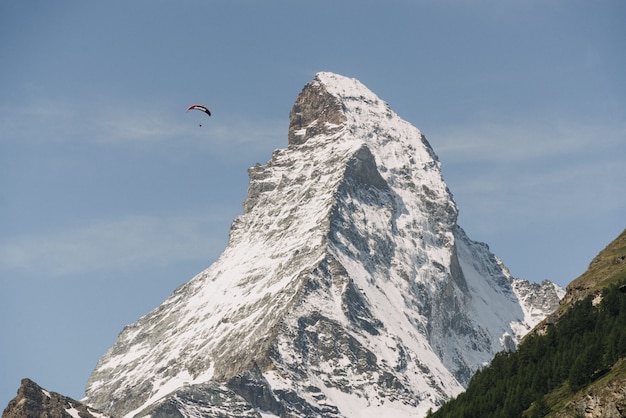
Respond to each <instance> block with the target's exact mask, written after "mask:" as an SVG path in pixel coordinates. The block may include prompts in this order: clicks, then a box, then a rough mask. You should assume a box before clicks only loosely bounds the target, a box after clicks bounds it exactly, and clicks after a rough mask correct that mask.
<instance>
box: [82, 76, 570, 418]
mask: <svg viewBox="0 0 626 418" xmlns="http://www.w3.org/2000/svg"><path fill="white" fill-rule="evenodd" d="M290 122H291V123H290V128H289V138H288V142H289V145H288V147H287V148H285V149H281V150H276V151H274V153H273V154H272V159H271V160H270V161H269V162H268V163H267V164H264V165H257V166H255V167H252V168H251V169H250V170H249V176H250V183H249V187H248V194H247V197H246V199H245V201H244V213H243V214H242V215H241V216H239V217H238V218H237V219H235V220H234V222H233V224H232V227H231V233H230V240H229V244H228V246H227V248H226V249H225V251H224V252H223V254H222V255H221V256H220V257H219V259H218V260H217V261H216V262H215V263H214V264H213V265H212V266H210V267H209V268H208V269H206V270H205V271H203V272H201V273H200V274H198V275H197V276H196V277H195V278H193V279H192V280H191V281H190V282H188V283H186V284H185V285H183V286H181V287H180V288H178V289H177V290H176V291H175V292H174V294H173V295H172V296H170V297H169V298H168V299H167V300H166V301H165V302H164V303H163V304H161V306H159V307H158V308H156V309H155V310H153V311H152V312H150V313H148V314H147V315H146V316H144V317H142V318H140V319H139V320H138V321H137V322H135V323H134V324H131V325H129V326H127V327H126V328H125V329H124V330H123V331H122V332H121V333H120V335H119V337H118V340H117V341H116V342H115V344H114V345H113V347H111V349H109V351H108V352H107V353H106V354H105V356H104V357H103V358H102V359H101V360H100V362H99V363H98V365H97V366H96V369H95V370H94V372H93V374H92V375H91V377H90V379H89V382H88V385H87V396H88V400H89V402H90V404H93V405H95V406H97V407H98V408H100V409H102V410H104V411H106V412H108V413H111V414H113V415H115V416H123V415H128V416H134V415H136V414H138V416H147V415H151V416H153V417H155V416H159V415H160V414H161V415H163V414H166V412H167V411H170V412H171V411H172V410H176V411H179V412H180V411H187V410H202V411H209V410H211V411H214V413H217V412H216V411H219V414H222V415H220V416H260V413H261V411H263V413H264V414H274V415H278V416H325V417H341V416H356V415H358V414H359V413H361V412H363V411H368V412H370V413H378V414H381V415H386V416H391V415H393V416H399V417H401V416H415V415H416V414H417V415H420V414H424V413H425V412H426V410H427V409H428V408H431V407H436V406H437V405H439V404H440V403H441V402H442V401H443V400H445V399H447V398H448V397H450V396H453V395H455V394H457V393H459V392H460V391H461V390H462V389H463V385H465V384H466V383H467V381H468V380H469V378H470V376H471V374H472V373H473V371H475V370H476V369H477V368H478V367H481V365H482V364H484V363H485V362H488V361H489V360H490V359H491V358H492V356H493V354H494V353H495V352H497V351H499V350H502V349H506V348H512V347H514V346H515V343H516V341H518V340H519V338H521V336H522V335H523V334H524V333H525V332H526V331H527V330H529V329H530V327H531V326H532V325H534V321H535V320H536V317H534V316H532V315H531V314H530V312H531V310H532V309H531V307H530V306H529V304H528V303H527V300H537V298H532V297H526V296H528V295H529V294H532V292H534V291H536V289H534V290H533V288H532V286H530V287H524V286H519V285H518V284H519V283H520V282H521V281H519V280H517V279H514V278H512V277H511V275H510V274H509V272H508V271H507V270H506V268H505V267H504V265H503V264H502V262H501V261H500V260H499V259H497V258H496V257H495V256H494V255H493V254H491V253H490V252H489V249H488V247H487V246H486V245H484V244H480V243H475V242H473V241H471V240H470V239H469V238H468V237H467V236H466V235H465V233H464V232H463V230H462V229H461V228H460V227H459V226H458V225H456V220H457V213H458V211H457V207H456V204H455V203H454V201H453V199H452V196H451V194H450V192H449V190H448V188H447V187H446V184H445V182H444V181H443V178H442V175H441V171H440V164H439V161H438V160H437V157H436V155H435V153H434V152H433V150H432V148H431V147H430V145H429V144H428V142H427V141H426V139H425V137H424V136H423V135H422V134H421V132H420V131H419V130H418V129H417V128H415V127H413V126H412V125H411V124H409V123H408V122H406V121H404V120H402V119H401V118H400V117H399V116H398V115H396V114H395V113H394V112H393V111H392V110H391V109H390V107H389V106H388V105H387V104H386V103H385V102H383V101H382V100H380V99H379V98H378V97H377V96H376V95H375V94H374V93H372V92H371V91H370V90H369V89H367V88H366V87H365V86H364V85H362V84H361V83H360V82H359V81H357V80H355V79H351V78H347V77H343V76H340V75H336V74H332V73H319V74H317V75H316V77H315V79H314V80H313V81H312V82H310V83H309V84H307V86H306V87H305V88H304V89H303V91H302V92H301V93H300V95H299V96H298V98H297V99H296V103H295V105H294V107H293V109H292V111H291V114H290ZM548 287H549V286H548ZM520 289H525V290H524V292H522V291H521V290H520ZM548 293H549V292H548ZM557 293H558V292H557V291H556V288H554V287H552V297H551V298H550V297H548V299H550V301H549V302H552V299H554V300H557V299H558V295H557ZM542 300H545V298H544V299H542ZM550 306H551V305H550ZM535 308H536V309H537V312H541V309H542V306H536V307H535ZM544 308H545V309H546V312H545V314H547V313H548V312H547V310H548V309H550V307H544ZM545 314H544V316H545ZM539 316H541V315H540V314H539ZM235 405H236V406H237V407H236V408H235ZM172 408H173V409H172ZM229 408H230V409H229ZM159 411H160V412H159ZM167 413H169V412H167ZM181 413H182V412H181ZM183 415H184V414H183ZM184 416H186V415H184Z"/></svg>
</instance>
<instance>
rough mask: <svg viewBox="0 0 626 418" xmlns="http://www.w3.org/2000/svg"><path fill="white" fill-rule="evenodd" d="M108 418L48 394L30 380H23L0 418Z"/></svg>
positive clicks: (85, 407)
mask: <svg viewBox="0 0 626 418" xmlns="http://www.w3.org/2000/svg"><path fill="white" fill-rule="evenodd" d="M76 417H80V418H108V417H107V415H104V414H103V413H101V412H100V411H97V410H95V409H94V408H91V407H88V406H87V405H85V404H83V403H81V402H79V401H76V400H74V399H71V398H68V397H66V396H63V395H59V394H58V393H55V392H48V391H47V390H45V389H44V388H42V387H41V386H39V385H38V384H36V383H35V382H33V381H32V380H30V379H23V380H22V385H21V386H20V388H19V390H18V391H17V396H16V397H15V398H13V400H11V402H9V404H8V405H7V407H6V408H5V409H4V412H3V413H2V418H76Z"/></svg>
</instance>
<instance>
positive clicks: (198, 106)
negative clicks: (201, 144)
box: [185, 104, 211, 126]
mask: <svg viewBox="0 0 626 418" xmlns="http://www.w3.org/2000/svg"><path fill="white" fill-rule="evenodd" d="M191 109H194V110H199V111H201V112H204V113H206V114H207V115H209V116H211V111H210V110H209V108H208V107H206V106H202V105H199V104H193V105H191V106H189V107H188V108H187V110H186V111H185V112H189V111H190V110H191ZM200 126H202V124H200Z"/></svg>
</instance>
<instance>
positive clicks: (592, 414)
mask: <svg viewBox="0 0 626 418" xmlns="http://www.w3.org/2000/svg"><path fill="white" fill-rule="evenodd" d="M625 416H626V378H621V379H617V380H613V381H611V382H610V383H608V384H607V385H606V386H602V387H595V386H594V387H593V388H591V389H587V390H584V391H582V393H580V394H579V395H577V396H575V397H574V398H573V399H572V400H571V401H570V402H568V403H567V405H565V406H564V407H563V408H562V409H561V410H560V411H559V412H557V413H555V414H554V417H555V418H570V417H581V418H622V417H625Z"/></svg>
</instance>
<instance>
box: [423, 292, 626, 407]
mask: <svg viewBox="0 0 626 418" xmlns="http://www.w3.org/2000/svg"><path fill="white" fill-rule="evenodd" d="M621 284H623V283H621ZM592 299H593V297H592V296H591V295H590V296H588V297H587V298H586V299H584V300H582V301H579V302H576V303H575V304H574V305H573V306H572V307H571V308H570V309H569V310H568V311H567V312H566V313H565V314H564V315H563V316H562V317H561V319H560V320H559V322H558V323H557V324H556V325H553V326H550V327H549V328H548V330H547V332H546V333H545V334H544V335H538V334H533V335H530V336H529V337H528V338H526V339H525V340H524V342H523V343H522V344H520V346H519V348H518V349H517V351H514V352H501V353H498V354H497V355H496V356H495V358H494V359H493V361H492V362H491V364H490V365H489V366H488V367H486V368H484V369H482V370H480V371H478V372H477V373H476V375H475V376H474V377H473V378H472V380H471V382H470V384H469V386H468V388H467V390H466V391H465V392H464V393H462V394H460V395H459V396H458V397H457V398H456V399H455V400H453V401H451V402H448V403H446V404H445V405H443V406H442V407H441V408H440V409H439V410H437V411H436V412H435V413H433V414H430V415H429V416H430V417H433V418H435V417H446V418H455V417H459V418H461V417H462V418H470V417H476V418H487V417H502V418H512V417H522V416H527V417H531V418H534V417H544V416H546V415H547V414H548V413H549V412H550V410H551V409H552V406H553V405H554V404H555V403H556V402H557V401H558V400H559V399H560V398H569V397H571V395H572V394H574V393H575V392H577V391H578V390H579V389H581V388H583V387H585V386H586V385H588V384H590V383H592V382H593V381H595V380H597V379H599V378H601V377H602V376H604V375H606V374H607V373H608V372H609V371H610V370H611V368H612V367H613V365H614V364H616V363H617V361H618V360H619V359H620V358H622V357H624V356H626V326H624V324H626V293H622V292H620V291H619V288H618V286H617V285H611V286H609V287H608V288H606V289H605V290H604V292H603V293H602V302H601V303H599V304H598V305H597V306H594V305H593V303H592Z"/></svg>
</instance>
